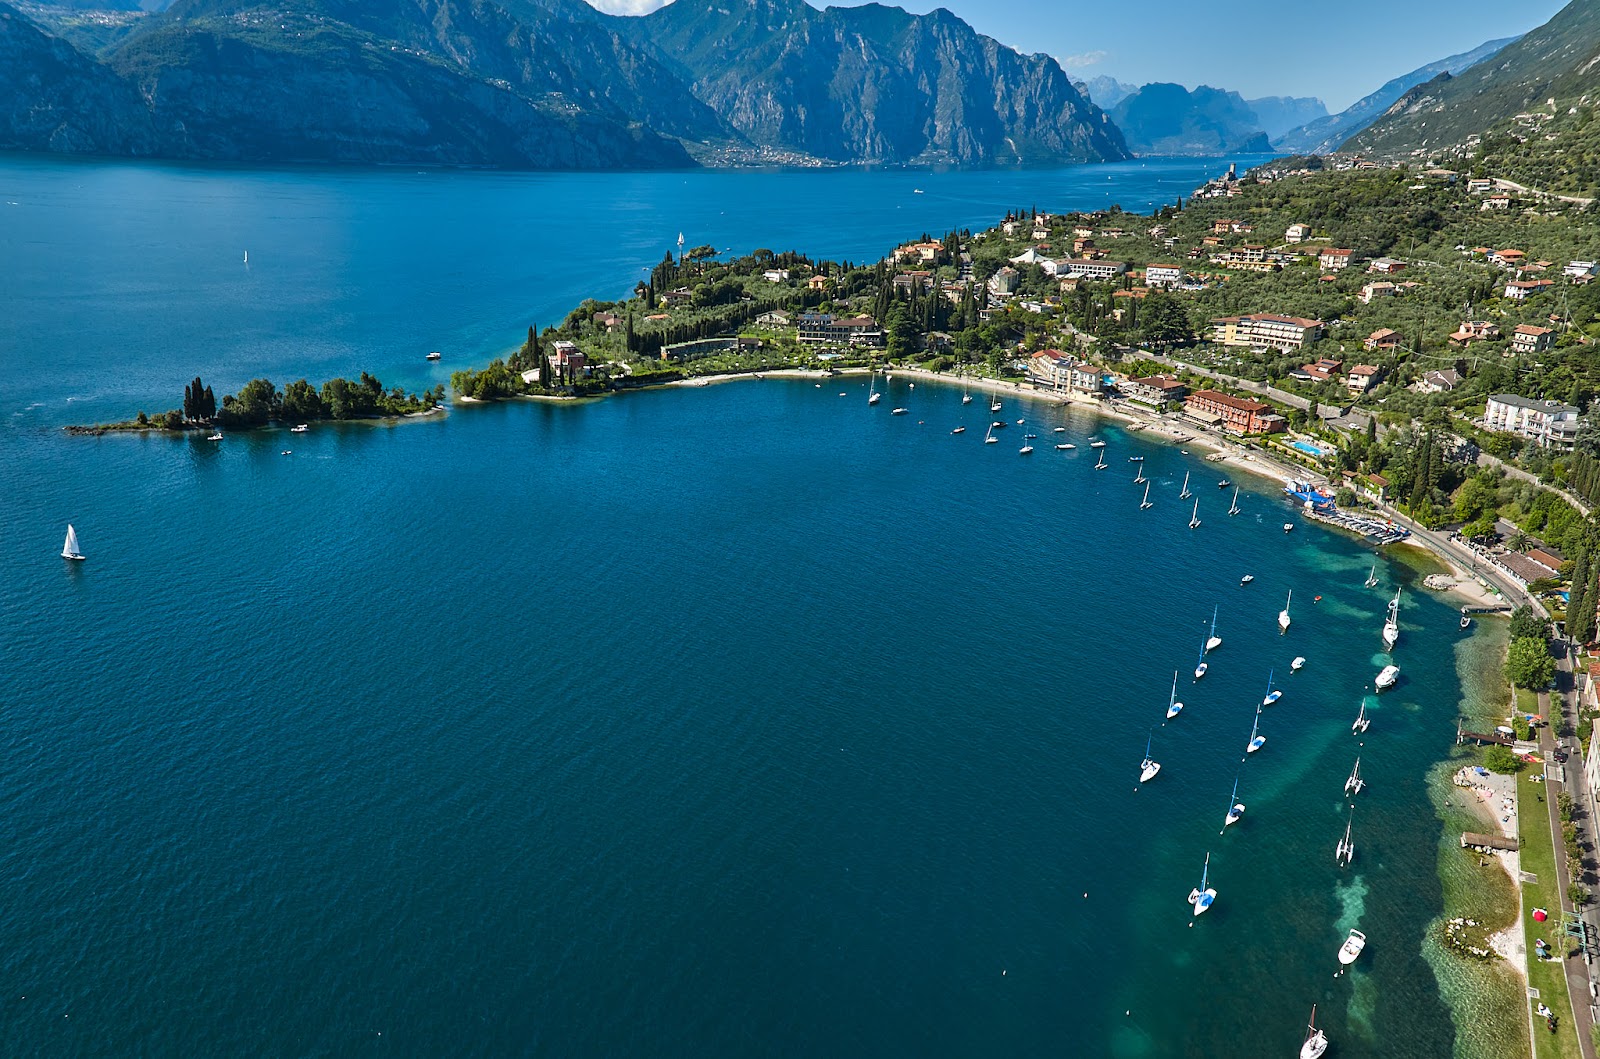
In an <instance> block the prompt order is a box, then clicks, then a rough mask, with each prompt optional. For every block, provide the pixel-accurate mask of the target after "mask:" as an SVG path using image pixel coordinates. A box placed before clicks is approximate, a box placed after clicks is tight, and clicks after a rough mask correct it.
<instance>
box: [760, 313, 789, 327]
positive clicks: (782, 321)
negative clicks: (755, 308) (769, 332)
mask: <svg viewBox="0 0 1600 1059" xmlns="http://www.w3.org/2000/svg"><path fill="white" fill-rule="evenodd" d="M792 322H793V318H792V317H791V316H790V315H789V314H788V313H786V312H784V311H783V310H782V309H769V310H767V311H766V312H764V313H762V314H761V315H760V316H758V317H756V324H757V326H760V327H788V326H789V325H790V324H791V323H792Z"/></svg>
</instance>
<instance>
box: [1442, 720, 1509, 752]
mask: <svg viewBox="0 0 1600 1059" xmlns="http://www.w3.org/2000/svg"><path fill="white" fill-rule="evenodd" d="M1469 739H1470V740H1471V741H1472V742H1474V743H1477V744H1478V745H1479V746H1482V745H1483V744H1485V743H1493V744H1495V745H1496V746H1511V747H1514V746H1516V745H1517V744H1516V740H1514V739H1512V738H1511V737H1510V736H1509V735H1501V734H1500V733H1499V732H1469V731H1467V730H1466V729H1464V728H1462V727H1461V725H1460V724H1459V723H1458V724H1457V725H1456V746H1460V745H1461V744H1462V743H1465V742H1467V741H1468V740H1469Z"/></svg>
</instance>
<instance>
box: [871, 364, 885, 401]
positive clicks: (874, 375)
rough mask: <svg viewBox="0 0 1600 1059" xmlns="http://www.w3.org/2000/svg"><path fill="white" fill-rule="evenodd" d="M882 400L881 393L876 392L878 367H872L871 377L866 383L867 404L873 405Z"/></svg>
mask: <svg viewBox="0 0 1600 1059" xmlns="http://www.w3.org/2000/svg"><path fill="white" fill-rule="evenodd" d="M881 400H883V394H881V393H879V392H878V369H876V368H874V369H872V378H871V380H869V381H868V383H867V404H869V405H875V404H877V403H878V402H879V401H881Z"/></svg>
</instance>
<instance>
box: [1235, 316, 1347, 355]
mask: <svg viewBox="0 0 1600 1059" xmlns="http://www.w3.org/2000/svg"><path fill="white" fill-rule="evenodd" d="M1211 326H1212V329H1213V333H1212V339H1213V340H1214V341H1216V342H1219V343H1221V344H1222V345H1224V346H1250V347H1252V348H1262V349H1278V350H1283V351H1284V352H1288V351H1290V350H1294V349H1299V348H1300V347H1301V346H1304V345H1305V344H1306V343H1307V342H1315V341H1316V340H1317V339H1319V338H1321V337H1322V333H1323V326H1324V325H1323V323H1322V321H1321V320H1306V319H1303V318H1301V317H1298V316H1274V315H1272V314H1270V313H1256V314H1254V315H1252V316H1224V317H1221V318H1220V319H1216V320H1213V321H1211Z"/></svg>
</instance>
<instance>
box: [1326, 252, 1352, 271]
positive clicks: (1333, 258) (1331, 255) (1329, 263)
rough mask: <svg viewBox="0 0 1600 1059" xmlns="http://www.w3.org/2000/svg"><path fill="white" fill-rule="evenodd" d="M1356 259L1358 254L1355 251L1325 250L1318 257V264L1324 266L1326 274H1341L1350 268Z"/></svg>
mask: <svg viewBox="0 0 1600 1059" xmlns="http://www.w3.org/2000/svg"><path fill="white" fill-rule="evenodd" d="M1355 257H1356V252H1355V251H1354V250H1337V249H1331V250H1324V251H1323V252H1322V253H1320V254H1318V255H1317V263H1318V264H1319V265H1321V266H1322V269H1323V271H1325V272H1340V271H1343V270H1344V269H1347V268H1349V267H1350V263H1351V262H1352V261H1354V260H1355Z"/></svg>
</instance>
